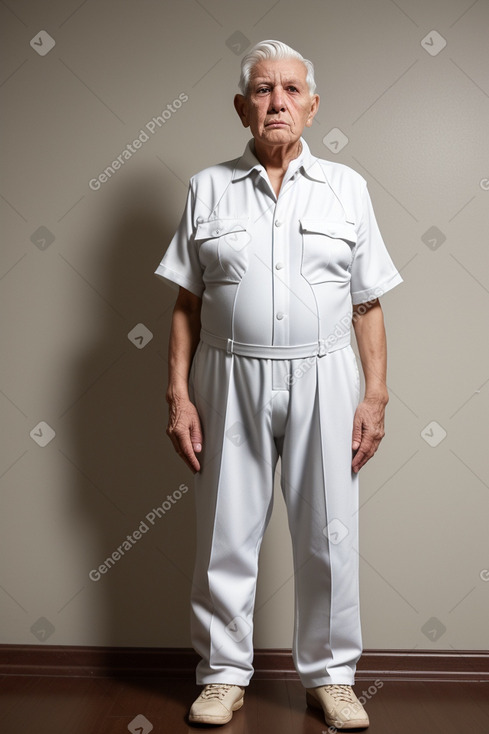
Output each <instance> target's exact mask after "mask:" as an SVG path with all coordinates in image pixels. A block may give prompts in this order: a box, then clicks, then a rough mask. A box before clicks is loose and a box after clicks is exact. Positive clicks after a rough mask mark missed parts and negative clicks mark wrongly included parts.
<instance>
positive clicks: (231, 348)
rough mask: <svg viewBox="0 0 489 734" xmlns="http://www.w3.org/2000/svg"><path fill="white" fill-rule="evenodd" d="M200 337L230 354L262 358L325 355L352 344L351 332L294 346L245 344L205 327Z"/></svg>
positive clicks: (294, 357) (295, 357) (296, 357)
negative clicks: (214, 332)
mask: <svg viewBox="0 0 489 734" xmlns="http://www.w3.org/2000/svg"><path fill="white" fill-rule="evenodd" d="M200 338H201V340H202V341H203V342H205V343H206V344H209V345H210V346H211V347H218V348H219V349H225V350H226V352H228V354H238V355H240V356H242V357H259V358H261V359H298V358H303V357H324V356H325V355H326V354H329V353H330V352H336V351H337V350H338V349H344V348H345V347H349V346H350V334H349V333H347V334H344V335H342V338H341V339H336V340H335V341H334V342H333V343H331V342H332V341H333V340H332V339H318V341H316V342H311V343H310V344H295V345H292V346H272V345H270V346H266V345H263V344H245V343H243V342H237V341H235V340H234V339H226V337H224V336H216V335H215V334H210V333H209V332H208V331H205V330H204V329H202V330H201V332H200Z"/></svg>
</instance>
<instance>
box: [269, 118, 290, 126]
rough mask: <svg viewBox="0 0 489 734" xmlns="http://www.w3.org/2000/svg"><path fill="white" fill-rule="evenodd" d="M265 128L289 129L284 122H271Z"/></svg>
mask: <svg viewBox="0 0 489 734" xmlns="http://www.w3.org/2000/svg"><path fill="white" fill-rule="evenodd" d="M265 127H287V123H286V122H284V121H283V120H271V122H266V123H265Z"/></svg>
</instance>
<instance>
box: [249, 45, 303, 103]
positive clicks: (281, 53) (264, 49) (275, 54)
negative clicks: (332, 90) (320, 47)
mask: <svg viewBox="0 0 489 734" xmlns="http://www.w3.org/2000/svg"><path fill="white" fill-rule="evenodd" d="M264 59H299V61H302V63H303V64H304V66H305V67H306V70H307V76H306V81H307V86H308V87H309V91H310V93H311V94H314V91H315V89H316V82H315V81H314V66H313V64H312V61H309V60H308V59H305V58H304V57H303V56H302V55H301V54H300V53H299V52H298V51H295V50H294V49H293V48H291V47H290V46H287V44H286V43H282V41H260V43H257V44H256V45H255V46H253V48H252V49H251V51H249V52H248V53H247V54H246V56H244V57H243V58H242V60H241V75H240V77H239V83H238V86H239V89H240V91H241V94H243V95H245V96H246V94H247V93H248V86H249V83H250V76H251V70H252V69H253V67H254V66H256V64H258V63H259V62H260V61H263V60H264Z"/></svg>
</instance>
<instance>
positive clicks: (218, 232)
mask: <svg viewBox="0 0 489 734" xmlns="http://www.w3.org/2000/svg"><path fill="white" fill-rule="evenodd" d="M212 234H216V235H217V234H221V230H220V229H215V230H214V232H213V233H212Z"/></svg>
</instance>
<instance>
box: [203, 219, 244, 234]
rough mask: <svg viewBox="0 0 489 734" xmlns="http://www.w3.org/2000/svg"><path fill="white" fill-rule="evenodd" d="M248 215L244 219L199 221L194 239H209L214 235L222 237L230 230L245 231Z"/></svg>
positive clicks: (230, 231)
mask: <svg viewBox="0 0 489 734" xmlns="http://www.w3.org/2000/svg"><path fill="white" fill-rule="evenodd" d="M247 226H248V217H246V218H245V219H211V220H209V221H207V222H199V223H198V224H197V231H196V233H195V239H196V240H210V239H213V238H214V237H224V236H225V235H227V234H231V233H232V232H246V228H247Z"/></svg>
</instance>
